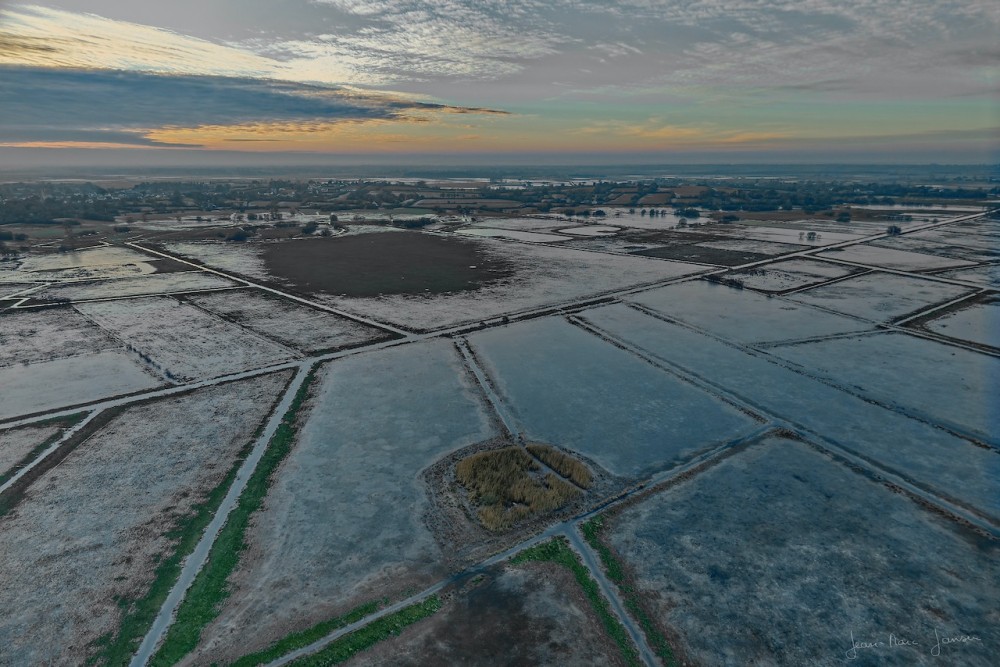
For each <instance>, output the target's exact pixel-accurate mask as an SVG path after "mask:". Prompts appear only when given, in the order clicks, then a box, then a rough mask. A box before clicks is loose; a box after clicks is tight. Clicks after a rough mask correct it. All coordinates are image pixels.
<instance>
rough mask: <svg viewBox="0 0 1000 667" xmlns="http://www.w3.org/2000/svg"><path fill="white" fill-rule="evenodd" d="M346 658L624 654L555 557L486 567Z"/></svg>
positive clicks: (433, 661)
mask: <svg viewBox="0 0 1000 667" xmlns="http://www.w3.org/2000/svg"><path fill="white" fill-rule="evenodd" d="M347 664H349V665H351V667H362V666H365V667H367V666H374V665H398V666H399V667H410V666H414V667H415V666H417V665H466V666H468V667H473V666H479V665H483V666H485V665H489V666H490V667H505V666H506V667H516V666H520V665H578V666H580V667H586V666H595V667H596V666H597V665H600V666H601V667H604V666H606V665H607V666H614V665H621V664H623V663H622V659H621V655H620V653H619V652H618V649H617V647H616V646H615V645H614V643H613V642H612V640H611V639H610V638H609V637H608V635H607V633H606V632H605V630H604V628H603V627H601V624H600V621H599V620H598V619H597V617H596V616H595V614H594V612H593V610H592V608H591V606H590V604H589V603H588V601H587V599H586V598H585V597H584V596H583V594H582V591H581V590H580V587H579V585H578V584H577V583H576V581H574V579H573V575H572V574H571V573H570V572H569V570H567V569H566V568H564V567H562V566H561V565H557V564H555V563H526V564H524V565H521V566H518V567H507V568H503V569H497V570H491V571H489V572H487V573H485V575H484V576H483V577H482V578H481V579H479V580H478V581H473V582H471V583H470V584H468V585H466V586H465V587H464V588H463V589H462V590H460V591H457V592H456V593H455V594H454V596H453V597H452V598H451V599H450V600H449V601H447V602H446V603H445V607H444V608H443V609H442V610H441V611H440V612H438V613H437V614H435V615H434V616H431V617H430V618H428V619H425V620H423V621H420V622H419V623H417V624H415V625H413V626H411V627H410V628H407V629H406V630H405V631H403V632H402V633H401V634H400V635H399V636H398V637H393V638H390V639H389V640H387V641H385V642H383V643H382V644H380V645H378V646H376V647H375V648H373V649H371V650H369V651H365V652H362V653H359V654H358V655H357V656H355V657H354V658H353V659H352V660H351V661H349V662H348V663H347Z"/></svg>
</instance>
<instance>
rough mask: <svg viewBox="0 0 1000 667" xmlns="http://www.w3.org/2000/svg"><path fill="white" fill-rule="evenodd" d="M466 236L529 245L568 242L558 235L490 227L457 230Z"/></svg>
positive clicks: (565, 237)
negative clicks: (505, 240)
mask: <svg viewBox="0 0 1000 667" xmlns="http://www.w3.org/2000/svg"><path fill="white" fill-rule="evenodd" d="M457 233H459V234H465V235H466V236H480V237H486V238H496V239H511V240H512V241H528V242H529V243H558V242H560V241H568V240H569V237H567V236H560V235H559V234H540V233H538V232H523V231H520V230H512V229H495V228H490V227H465V228H463V229H460V230H458V232H457Z"/></svg>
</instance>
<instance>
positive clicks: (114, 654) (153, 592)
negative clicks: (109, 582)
mask: <svg viewBox="0 0 1000 667" xmlns="http://www.w3.org/2000/svg"><path fill="white" fill-rule="evenodd" d="M263 429H264V425H263V423H262V424H261V425H260V426H259V427H258V428H257V432H256V433H255V434H254V437H253V438H252V439H251V440H250V441H249V442H248V443H247V444H246V445H244V446H243V448H241V449H240V451H239V453H238V454H237V455H236V460H235V461H234V462H233V465H232V466H230V468H229V470H228V471H227V472H226V476H225V477H223V479H222V481H221V482H220V483H219V484H218V485H217V486H216V487H215V488H214V489H212V490H211V491H209V493H208V495H207V496H206V497H205V499H204V500H203V501H202V502H201V503H198V504H195V505H193V506H192V508H191V510H192V511H191V513H190V514H189V515H188V516H187V517H186V518H185V519H183V520H182V521H181V522H180V523H178V525H177V526H175V527H174V529H173V530H171V531H169V532H167V533H165V534H164V536H165V537H167V538H168V539H176V540H177V543H176V544H175V545H174V548H173V551H172V552H171V553H169V554H167V555H166V557H165V558H163V560H161V561H160V562H159V563H158V564H157V566H156V570H155V571H154V572H153V583H152V584H151V585H150V588H149V590H148V591H147V592H146V595H144V596H143V597H142V598H139V599H137V600H128V599H119V600H118V601H117V602H118V606H119V607H120V608H121V609H122V620H121V622H120V624H119V627H118V631H117V634H112V633H108V634H106V635H104V636H102V637H99V638H98V639H97V640H96V641H95V642H94V643H93V644H92V646H93V647H94V648H96V649H97V653H95V654H94V655H93V656H91V658H90V659H88V660H87V664H101V665H127V664H129V662H131V660H132V655H133V654H134V653H135V651H136V649H138V648H139V644H140V643H141V642H142V638H143V637H144V636H145V635H146V632H148V631H149V628H150V626H151V625H152V624H153V621H154V620H156V616H157V614H159V613H160V608H161V607H162V606H163V602H164V601H165V600H166V599H167V596H168V595H169V594H170V591H171V590H172V589H173V587H174V584H175V583H176V581H177V578H178V577H179V576H180V574H181V569H182V563H183V561H184V558H185V557H186V556H187V555H188V554H189V553H191V552H192V551H194V548H195V547H196V546H197V545H198V541H199V540H200V539H201V536H202V533H204V532H205V529H206V528H207V527H208V524H209V523H211V522H212V517H214V516H215V513H216V511H217V510H218V508H219V505H221V504H222V500H223V499H224V498H225V497H226V494H227V493H228V492H229V487H231V486H232V484H233V481H234V480H235V479H236V474H237V472H238V471H239V468H240V465H242V463H243V461H244V460H245V459H246V457H247V456H249V455H250V451H251V450H252V449H253V444H254V441H255V440H256V439H257V438H258V437H259V436H260V433H261V432H262V431H263Z"/></svg>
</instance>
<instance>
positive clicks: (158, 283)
mask: <svg viewBox="0 0 1000 667" xmlns="http://www.w3.org/2000/svg"><path fill="white" fill-rule="evenodd" d="M238 284H239V283H235V282H233V281H231V280H226V279H225V278H223V277H221V276H216V275H212V274H211V273H205V272H203V271H190V272H185V271H182V272H177V273H158V274H156V275H153V276H146V277H143V278H125V279H122V280H105V281H101V282H94V283H73V284H70V285H55V286H53V287H48V288H46V289H44V290H41V291H39V292H34V293H32V295H31V296H32V297H34V298H37V299H68V300H70V301H84V300H87V299H109V298H117V297H123V296H142V295H146V294H169V293H172V292H194V291H198V290H207V289H219V288H221V287H234V286H236V285H238Z"/></svg>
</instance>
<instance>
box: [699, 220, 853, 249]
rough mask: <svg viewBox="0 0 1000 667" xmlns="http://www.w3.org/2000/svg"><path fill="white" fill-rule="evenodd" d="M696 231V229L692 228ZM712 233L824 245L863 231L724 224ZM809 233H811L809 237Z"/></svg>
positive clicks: (757, 239) (713, 228)
mask: <svg viewBox="0 0 1000 667" xmlns="http://www.w3.org/2000/svg"><path fill="white" fill-rule="evenodd" d="M694 231H698V230H694ZM711 233H713V234H727V235H729V236H732V237H734V238H735V239H743V240H746V239H752V240H756V241H768V242H772V243H790V244H793V245H806V246H824V245H831V244H834V243H842V242H844V241H853V240H855V239H857V238H859V237H861V236H864V232H862V231H860V230H858V231H855V232H851V231H837V232H831V231H826V230H825V229H819V230H817V229H816V227H815V226H813V225H807V224H804V225H802V226H801V227H795V228H787V227H758V226H746V227H738V226H726V227H725V228H722V229H720V228H718V227H714V226H713V227H712V230H711ZM810 233H812V234H813V236H812V237H810Z"/></svg>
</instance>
